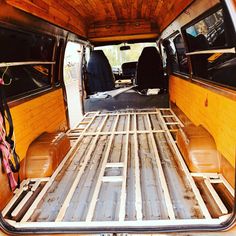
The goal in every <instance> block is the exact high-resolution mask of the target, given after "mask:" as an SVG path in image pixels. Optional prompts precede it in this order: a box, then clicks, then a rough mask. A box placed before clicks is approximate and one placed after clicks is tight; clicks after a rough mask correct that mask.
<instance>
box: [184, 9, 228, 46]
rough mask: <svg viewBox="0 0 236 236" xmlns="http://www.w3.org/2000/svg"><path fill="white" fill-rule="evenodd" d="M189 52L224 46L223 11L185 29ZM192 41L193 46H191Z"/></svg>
mask: <svg viewBox="0 0 236 236" xmlns="http://www.w3.org/2000/svg"><path fill="white" fill-rule="evenodd" d="M186 33H187V39H188V42H189V44H191V46H192V47H191V49H190V50H191V51H194V50H199V49H208V48H209V49H210V48H216V47H217V48H219V47H221V48H222V47H225V46H226V40H225V30H224V20H223V10H222V9H220V10H218V11H217V12H215V13H213V14H211V15H210V16H207V17H205V18H204V19H202V20H200V21H198V22H197V23H195V24H193V25H191V26H190V27H188V28H187V29H186ZM193 41H195V42H194V44H195V45H193Z"/></svg>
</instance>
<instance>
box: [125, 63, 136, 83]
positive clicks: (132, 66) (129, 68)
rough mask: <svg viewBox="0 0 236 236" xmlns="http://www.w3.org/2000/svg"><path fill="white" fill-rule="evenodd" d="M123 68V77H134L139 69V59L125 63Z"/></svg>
mask: <svg viewBox="0 0 236 236" xmlns="http://www.w3.org/2000/svg"><path fill="white" fill-rule="evenodd" d="M121 69H122V77H123V79H132V78H134V77H135V73H136V70H137V61H132V62H126V63H123V64H122V65H121Z"/></svg>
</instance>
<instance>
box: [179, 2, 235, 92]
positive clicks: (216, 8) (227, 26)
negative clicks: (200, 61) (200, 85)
mask: <svg viewBox="0 0 236 236" xmlns="http://www.w3.org/2000/svg"><path fill="white" fill-rule="evenodd" d="M220 9H222V10H223V17H224V22H223V25H224V29H225V36H226V37H225V41H226V45H225V46H224V47H214V48H210V49H207V50H199V51H190V50H189V48H190V47H189V43H188V40H187V28H189V27H191V26H193V25H195V24H196V23H198V22H199V21H201V20H203V19H205V18H207V17H208V16H210V15H212V14H214V13H216V12H217V11H219V10H220ZM225 19H227V22H226V21H225ZM233 26H234V25H233V22H232V17H231V15H230V13H229V10H228V7H227V4H226V3H225V1H221V2H220V3H218V4H216V5H215V6H214V7H212V8H210V9H208V10H206V11H205V12H203V13H202V14H200V15H199V16H197V17H196V18H195V19H193V20H192V21H190V22H188V23H187V24H185V25H184V26H182V27H181V34H182V36H183V39H184V42H185V48H186V55H187V56H188V58H189V63H190V68H191V69H190V72H191V79H193V80H195V81H196V82H197V81H203V82H206V83H209V84H212V85H213V86H214V85H215V86H217V87H221V88H222V89H224V88H225V89H231V90H234V91H236V86H235V87H233V86H230V85H227V84H223V83H219V82H215V81H212V80H209V79H206V78H202V77H199V76H197V75H196V74H195V72H194V69H193V66H192V59H191V54H192V55H194V54H195V55H202V54H204V53H207V52H208V53H209V55H210V51H212V52H213V51H215V52H217V50H220V51H222V52H225V53H226V51H230V50H233V49H234V50H235V52H234V53H236V31H235V29H234V27H233ZM227 34H229V35H232V34H233V35H234V38H233V39H231V40H232V42H233V44H232V45H231V42H229V40H228V39H229V37H227Z"/></svg>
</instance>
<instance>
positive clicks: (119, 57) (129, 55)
mask: <svg viewBox="0 0 236 236" xmlns="http://www.w3.org/2000/svg"><path fill="white" fill-rule="evenodd" d="M126 45H127V46H130V50H125V51H121V50H120V47H121V46H124V44H123V43H122V44H119V45H110V46H102V47H96V48H95V50H103V52H104V53H105V55H106V57H107V58H108V60H109V62H110V65H111V66H112V67H113V68H115V67H118V68H120V66H121V65H122V64H123V63H125V62H132V61H138V58H139V56H140V54H141V52H142V50H143V48H145V47H150V46H154V47H156V46H157V44H156V43H155V42H154V43H134V44H126Z"/></svg>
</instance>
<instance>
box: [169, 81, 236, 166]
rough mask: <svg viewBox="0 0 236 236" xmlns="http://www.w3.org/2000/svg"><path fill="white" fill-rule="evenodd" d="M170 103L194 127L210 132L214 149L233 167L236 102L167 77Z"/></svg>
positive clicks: (200, 87) (191, 84) (235, 143)
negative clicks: (177, 108) (201, 126)
mask: <svg viewBox="0 0 236 236" xmlns="http://www.w3.org/2000/svg"><path fill="white" fill-rule="evenodd" d="M170 100H171V101H172V102H173V103H175V104H176V105H177V106H178V107H179V108H180V109H181V110H182V111H183V112H184V113H185V114H186V115H187V116H188V117H189V118H190V119H191V121H192V122H193V123H194V124H195V125H203V126H204V127H205V128H206V129H207V130H208V131H209V132H210V133H211V135H212V136H213V137H214V139H215V142H216V145H217V149H218V150H219V151H220V153H221V154H222V155H223V156H224V157H226V159H227V160H228V161H229V162H230V164H231V165H233V166H234V164H235V150H236V135H235V134H236V116H235V114H236V100H234V99H230V98H227V97H225V96H224V95H222V94H218V93H216V92H213V91H211V90H209V89H206V88H204V87H202V86H199V85H197V84H194V83H191V82H189V81H186V80H183V79H180V78H178V77H175V76H171V78H170Z"/></svg>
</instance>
